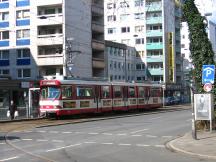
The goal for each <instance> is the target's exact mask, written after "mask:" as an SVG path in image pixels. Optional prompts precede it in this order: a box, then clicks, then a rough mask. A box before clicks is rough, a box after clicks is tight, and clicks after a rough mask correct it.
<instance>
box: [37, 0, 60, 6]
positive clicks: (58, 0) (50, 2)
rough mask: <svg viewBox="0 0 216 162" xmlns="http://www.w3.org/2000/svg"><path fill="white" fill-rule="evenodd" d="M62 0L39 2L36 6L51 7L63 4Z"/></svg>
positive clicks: (39, 0) (38, 0)
mask: <svg viewBox="0 0 216 162" xmlns="http://www.w3.org/2000/svg"><path fill="white" fill-rule="evenodd" d="M62 2H63V1H62V0H51V1H46V0H37V3H36V5H37V6H50V5H55V4H62Z"/></svg>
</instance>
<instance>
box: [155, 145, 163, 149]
mask: <svg viewBox="0 0 216 162" xmlns="http://www.w3.org/2000/svg"><path fill="white" fill-rule="evenodd" d="M155 147H160V148H165V146H164V145H155Z"/></svg>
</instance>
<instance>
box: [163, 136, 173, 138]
mask: <svg viewBox="0 0 216 162" xmlns="http://www.w3.org/2000/svg"><path fill="white" fill-rule="evenodd" d="M172 137H173V136H162V138H172Z"/></svg>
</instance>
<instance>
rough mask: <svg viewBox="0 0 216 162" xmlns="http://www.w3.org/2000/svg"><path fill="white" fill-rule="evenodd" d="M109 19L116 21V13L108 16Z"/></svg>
mask: <svg viewBox="0 0 216 162" xmlns="http://www.w3.org/2000/svg"><path fill="white" fill-rule="evenodd" d="M107 21H116V15H109V16H107Z"/></svg>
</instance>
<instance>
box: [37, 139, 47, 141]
mask: <svg viewBox="0 0 216 162" xmlns="http://www.w3.org/2000/svg"><path fill="white" fill-rule="evenodd" d="M37 141H38V142H47V141H48V140H45V139H38V140H37Z"/></svg>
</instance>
